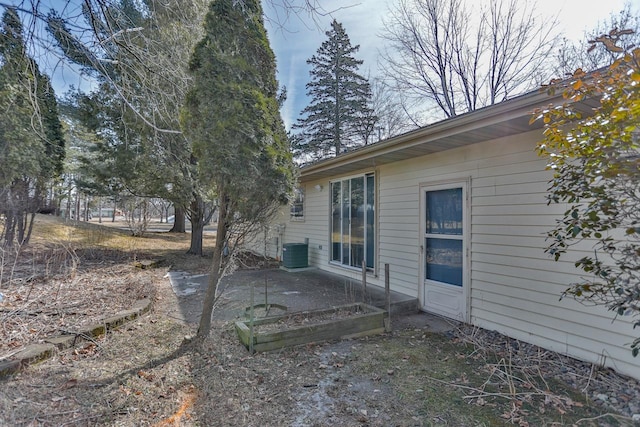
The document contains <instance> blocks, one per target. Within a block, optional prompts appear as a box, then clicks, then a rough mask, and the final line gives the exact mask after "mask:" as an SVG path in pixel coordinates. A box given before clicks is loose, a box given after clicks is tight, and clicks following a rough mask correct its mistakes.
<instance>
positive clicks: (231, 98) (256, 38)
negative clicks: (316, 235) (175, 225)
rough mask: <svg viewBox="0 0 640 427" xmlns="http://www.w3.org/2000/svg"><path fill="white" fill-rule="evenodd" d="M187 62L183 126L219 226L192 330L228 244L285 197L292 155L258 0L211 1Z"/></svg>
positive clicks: (208, 309) (202, 331) (203, 327)
mask: <svg viewBox="0 0 640 427" xmlns="http://www.w3.org/2000/svg"><path fill="white" fill-rule="evenodd" d="M204 28H205V35H204V38H203V39H202V40H201V41H200V42H199V43H198V44H197V45H196V48H195V50H194V53H193V57H192V58H191V62H190V70H191V73H192V75H193V83H194V85H193V87H192V88H191V90H190V91H189V92H188V94H187V98H186V104H185V109H184V111H183V115H182V119H183V128H184V131H185V133H186V134H187V137H189V138H190V139H191V140H192V141H193V150H194V156H195V158H197V160H198V165H199V172H200V174H201V177H202V178H203V180H206V182H208V183H209V184H210V186H211V188H212V189H213V191H215V192H216V195H217V199H218V230H217V234H216V246H215V248H214V252H213V261H212V266H211V273H210V275H209V285H208V288H207V292H206V294H205V299H204V305H203V310H202V317H201V319H200V326H199V328H198V337H199V338H205V337H206V336H207V335H208V334H209V330H210V328H211V314H212V311H213V305H214V302H215V300H216V297H217V287H218V282H219V280H220V279H221V278H222V277H223V275H224V271H225V269H226V266H227V263H228V261H229V259H230V258H231V257H230V256H224V255H225V254H229V255H232V253H233V250H234V248H235V247H236V246H237V244H239V243H240V242H241V241H242V239H243V237H244V236H245V235H246V234H247V233H251V232H253V231H255V229H256V228H255V227H256V226H259V225H262V224H264V222H265V221H266V220H267V219H270V218H271V216H272V215H273V214H274V213H275V212H276V211H277V209H278V208H279V206H280V204H281V203H286V202H287V199H288V196H289V194H290V193H291V191H292V186H293V162H292V159H291V154H290V153H289V150H288V148H289V147H288V141H287V135H286V133H285V129H284V125H283V123H282V119H281V117H280V112H279V105H278V99H277V92H278V84H277V81H276V78H275V72H276V66H275V56H274V54H273V52H272V51H271V48H270V47H269V40H268V39H267V34H266V31H265V28H264V23H263V17H262V7H261V6H260V2H259V1H258V0H245V1H236V0H214V1H213V2H211V4H210V6H209V11H208V13H207V16H206V18H205V25H204Z"/></svg>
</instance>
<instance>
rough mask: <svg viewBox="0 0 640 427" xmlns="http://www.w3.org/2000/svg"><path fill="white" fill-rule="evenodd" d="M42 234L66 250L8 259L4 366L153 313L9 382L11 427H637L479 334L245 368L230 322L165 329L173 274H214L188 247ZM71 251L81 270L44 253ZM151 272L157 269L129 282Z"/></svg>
mask: <svg viewBox="0 0 640 427" xmlns="http://www.w3.org/2000/svg"><path fill="white" fill-rule="evenodd" d="M39 226H40V227H42V228H41V229H40V230H41V231H42V230H45V231H46V232H43V233H42V234H46V235H52V234H55V233H53V232H52V230H58V231H59V229H60V228H62V229H63V230H62V231H63V232H62V234H63V237H62V238H59V239H60V240H59V241H58V242H55V243H52V242H51V241H48V242H47V241H37V240H36V241H35V242H34V247H33V249H32V250H31V252H25V253H28V254H29V257H28V258H25V259H27V260H28V262H27V261H24V260H23V261H19V262H14V261H12V259H11V257H10V254H4V255H3V258H2V259H3V276H2V280H1V281H0V292H2V293H3V294H4V300H3V302H2V303H0V308H2V311H0V316H1V318H2V330H0V334H2V335H0V337H1V338H2V341H1V345H2V347H1V351H0V356H1V357H3V358H5V357H10V354H11V352H12V351H14V349H15V348H16V347H17V346H18V345H21V344H24V343H26V342H33V341H37V340H39V339H41V338H42V336H44V335H46V334H49V333H52V332H54V331H56V330H58V331H60V330H69V329H70V330H73V328H74V327H75V326H76V325H77V324H81V323H82V322H88V321H90V320H91V319H92V318H94V317H97V316H99V315H109V314H111V313H112V312H114V311H118V310H119V309H121V308H122V307H123V306H126V305H127V302H126V301H127V300H129V301H131V302H133V301H134V300H135V299H136V298H138V297H141V296H147V297H151V298H153V301H154V304H153V309H152V311H151V312H150V313H148V314H146V315H144V316H142V317H140V318H139V319H137V320H135V321H133V322H131V323H128V324H127V325H125V326H124V327H122V328H120V329H118V330H116V331H114V332H111V333H109V334H108V335H107V336H104V337H101V338H99V339H96V340H94V341H86V342H84V343H83V344H82V345H80V346H79V347H76V348H75V349H72V350H66V351H62V352H59V353H58V354H56V355H55V356H54V357H53V358H51V359H49V360H47V361H45V362H42V363H40V364H38V365H35V366H31V367H29V368H28V369H27V370H25V371H23V372H21V373H19V374H17V375H15V376H12V377H8V378H4V379H0V425H2V426H5V425H6V426H103V425H104V426H325V425H335V426H431V425H443V426H444V425H447V426H494V425H518V426H542V425H549V426H551V425H557V426H560V425H633V422H632V421H631V420H630V418H628V417H624V416H622V415H621V414H618V413H616V412H615V411H614V410H613V409H612V408H607V407H605V406H602V405H598V404H595V403H593V402H592V401H591V400H590V399H589V397H590V396H591V395H592V387H594V385H595V384H602V383H604V382H606V381H608V382H611V381H613V379H612V378H614V376H612V375H611V373H610V372H609V371H607V370H599V369H597V368H594V367H591V366H587V365H581V364H579V363H578V364H577V366H579V367H580V368H581V369H578V370H576V368H575V367H576V362H575V361H571V360H569V359H566V358H562V357H560V356H558V355H555V354H551V353H550V352H546V351H544V350H541V349H537V348H534V347H533V346H527V345H522V344H520V343H516V342H513V341H509V340H507V339H505V338H504V337H502V338H500V337H497V336H495V335H491V334H488V333H485V332H483V331H480V330H477V329H472V328H461V329H459V330H456V331H453V332H450V333H447V334H435V333H429V332H428V331H426V330H423V329H420V328H406V329H396V330H394V331H393V332H391V333H388V334H384V335H380V336H375V337H369V338H361V339H353V340H345V341H337V342H331V343H325V344H317V345H316V344H311V345H307V346H302V347H297V348H291V349H285V350H282V351H278V352H273V353H265V354H255V355H250V354H249V353H248V352H247V350H246V349H245V348H244V347H243V346H242V345H241V344H240V343H239V341H238V338H237V336H236V334H235V331H234V329H233V323H232V322H230V321H221V320H220V321H216V322H214V327H213V330H212V333H211V336H210V337H209V338H208V339H207V340H206V341H205V342H204V343H203V345H202V346H195V345H194V344H193V343H191V342H190V341H188V340H185V337H186V336H190V335H192V334H193V333H194V332H195V328H196V325H195V324H193V323H185V322H184V321H182V320H179V319H176V318H173V317H170V316H167V315H166V313H170V312H172V310H174V308H175V306H176V304H178V297H177V296H176V295H175V293H174V292H173V291H172V289H171V286H170V284H169V281H168V280H167V278H166V275H167V273H168V272H169V270H170V269H176V268H178V267H179V269H182V270H188V271H192V272H203V271H205V270H206V260H202V259H200V260H195V261H194V260H193V259H192V258H190V257H187V256H185V255H183V253H184V251H185V250H186V246H185V245H188V236H177V237H176V236H170V235H166V234H164V235H159V234H157V235H153V236H150V237H148V238H147V239H146V240H143V239H137V240H132V239H130V238H128V237H127V236H126V234H117V232H116V231H113V230H109V231H105V230H103V229H102V228H93V227H88V228H87V227H86V226H83V225H81V226H79V227H80V228H76V227H77V226H76V225H73V224H70V225H64V227H63V226H60V225H59V224H55V222H51V220H47V221H44V222H43V223H40V225H39ZM52 227H53V228H52ZM65 227H71V228H72V230H70V231H69V230H67V231H64V230H65ZM78 230H81V231H82V232H79V231H78ZM58 231H56V232H58ZM65 233H66V234H65ZM112 233H116V234H115V235H114V234H112ZM82 234H84V235H85V236H84V237H82V236H81V235H82ZM72 237H73V238H72ZM81 237H82V238H81ZM61 242H64V243H61ZM206 244H207V245H211V244H212V240H209V241H207V242H206ZM61 247H66V248H67V249H65V250H66V251H67V252H68V253H72V254H73V256H66V255H65V256H62V255H60V257H59V258H54V257H52V256H50V255H47V254H51V253H57V252H56V251H60V250H61V249H60V248H61ZM207 247H211V246H207ZM56 248H57V249H56ZM141 258H161V259H162V260H163V262H162V263H161V266H160V267H159V268H156V269H145V270H143V269H139V268H135V267H134V266H133V261H134V259H141ZM61 259H63V260H64V262H62V261H59V260H61ZM47 260H49V261H48V262H49V264H48V265H49V266H50V267H49V270H52V267H51V266H55V269H53V270H55V271H53V270H52V271H47V270H46V269H47ZM43 272H44V273H43ZM36 273H37V274H36ZM30 288H31V290H29V289H30ZM29 292H31V293H30V294H29ZM36 295H37V298H36ZM35 318H38V319H39V320H34V319H35ZM567 370H569V372H575V375H574V377H573V381H571V382H567V381H565V378H567V376H566V372H567ZM556 372H564V373H565V374H564V376H562V377H561V376H559V375H556V374H555V373H556ZM616 378H617V377H616ZM617 381H620V379H619V378H618V379H617ZM622 381H624V379H622ZM627 387H637V383H633V384H631V383H629V384H628V385H627Z"/></svg>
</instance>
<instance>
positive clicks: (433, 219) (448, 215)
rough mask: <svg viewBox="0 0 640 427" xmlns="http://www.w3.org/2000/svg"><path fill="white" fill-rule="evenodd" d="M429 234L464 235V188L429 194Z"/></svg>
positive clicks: (427, 229) (427, 224) (427, 231)
mask: <svg viewBox="0 0 640 427" xmlns="http://www.w3.org/2000/svg"><path fill="white" fill-rule="evenodd" d="M425 229H426V233H427V234H454V235H462V188H452V189H449V190H438V191H430V192H428V193H427V223H426V228H425Z"/></svg>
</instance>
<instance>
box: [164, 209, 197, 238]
mask: <svg viewBox="0 0 640 427" xmlns="http://www.w3.org/2000/svg"><path fill="white" fill-rule="evenodd" d="M184 217H185V215H184V208H183V207H182V206H176V208H175V214H174V216H173V227H171V230H169V233H184V232H186V229H185V226H184V221H185V218H184ZM192 232H193V231H192Z"/></svg>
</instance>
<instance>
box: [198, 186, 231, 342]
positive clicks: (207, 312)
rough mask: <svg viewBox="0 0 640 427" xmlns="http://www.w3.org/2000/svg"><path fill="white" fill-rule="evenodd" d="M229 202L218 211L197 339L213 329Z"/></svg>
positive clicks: (205, 336)
mask: <svg viewBox="0 0 640 427" xmlns="http://www.w3.org/2000/svg"><path fill="white" fill-rule="evenodd" d="M219 196H220V198H219V200H221V201H223V200H225V199H226V197H225V196H224V194H223V192H222V191H221V192H220V195H219ZM227 208H228V207H227V202H226V201H224V202H222V203H220V208H219V211H218V231H217V233H216V245H215V247H214V249H213V260H212V262H211V271H210V273H209V282H208V285H207V292H206V293H205V296H204V302H203V306H202V315H201V316H200V325H199V326H198V333H197V335H196V337H197V339H199V340H200V341H202V340H204V339H205V338H207V337H208V336H209V332H210V331H211V316H212V314H213V306H214V304H215V302H216V294H217V293H218V282H220V279H222V271H223V265H224V246H225V244H226V240H227V227H228V224H229V223H228V220H227V215H228V210H227Z"/></svg>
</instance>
